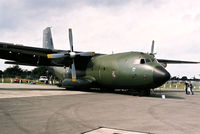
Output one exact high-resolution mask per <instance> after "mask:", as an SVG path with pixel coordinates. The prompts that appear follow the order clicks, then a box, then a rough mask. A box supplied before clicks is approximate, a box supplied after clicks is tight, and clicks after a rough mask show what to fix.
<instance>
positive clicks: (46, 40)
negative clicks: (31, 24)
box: [43, 27, 54, 49]
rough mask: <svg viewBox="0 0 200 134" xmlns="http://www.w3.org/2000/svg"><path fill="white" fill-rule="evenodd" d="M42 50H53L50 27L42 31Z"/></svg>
mask: <svg viewBox="0 0 200 134" xmlns="http://www.w3.org/2000/svg"><path fill="white" fill-rule="evenodd" d="M43 48H48V49H54V46H53V39H52V35H51V28H50V27H47V28H45V29H44V30H43Z"/></svg>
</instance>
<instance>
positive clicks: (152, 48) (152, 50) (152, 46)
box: [151, 40, 154, 54]
mask: <svg viewBox="0 0 200 134" xmlns="http://www.w3.org/2000/svg"><path fill="white" fill-rule="evenodd" d="M153 52H154V40H153V41H152V45H151V54H153Z"/></svg>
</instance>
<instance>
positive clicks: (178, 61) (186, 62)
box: [157, 59, 200, 64]
mask: <svg viewBox="0 0 200 134" xmlns="http://www.w3.org/2000/svg"><path fill="white" fill-rule="evenodd" d="M157 61H158V62H160V63H164V64H199V63H200V62H195V61H181V60H166V59H157Z"/></svg>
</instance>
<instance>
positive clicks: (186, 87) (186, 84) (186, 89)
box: [185, 81, 189, 95]
mask: <svg viewBox="0 0 200 134" xmlns="http://www.w3.org/2000/svg"><path fill="white" fill-rule="evenodd" d="M188 87H189V83H188V82H187V81H185V93H186V94H187V95H188Z"/></svg>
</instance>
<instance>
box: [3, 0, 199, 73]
mask: <svg viewBox="0 0 200 134" xmlns="http://www.w3.org/2000/svg"><path fill="white" fill-rule="evenodd" d="M199 6H200V2H199V1H197V0H194V1H192V2H191V1H190V0H185V1H181V0H168V1H164V0H123V1H122V0H84V1H82V0H73V1H72V0H59V1H54V0H48V1H47V0H43V1H39V0H34V1H26V0H11V1H5V0H2V1H1V2H0V17H1V20H0V32H1V38H0V39H1V41H4V42H14V43H19V44H24V45H29V46H35V47H41V46H42V30H43V29H44V28H45V27H47V26H52V34H53V41H54V44H55V47H56V48H58V49H69V43H68V38H67V28H69V27H71V28H73V35H74V45H75V46H74V49H75V50H82V51H96V52H101V53H111V52H112V51H114V52H115V53H116V52H127V51H144V52H149V51H150V47H151V41H152V40H153V39H154V40H155V51H156V52H157V55H156V57H157V58H166V59H182V60H197V61H199V60H200V57H199V54H198V51H200V47H199V44H200V40H199V35H200V23H199V21H200V19H199V18H200V17H199V15H200V10H199ZM192 67H194V69H191V68H192ZM168 69H169V71H170V72H171V73H172V75H180V76H181V75H185V74H187V75H192V76H193V75H195V74H198V72H200V70H199V68H198V67H197V66H193V65H190V66H182V67H181V68H180V67H179V66H177V65H173V66H168ZM186 70H187V71H186ZM194 70H195V71H194Z"/></svg>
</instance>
